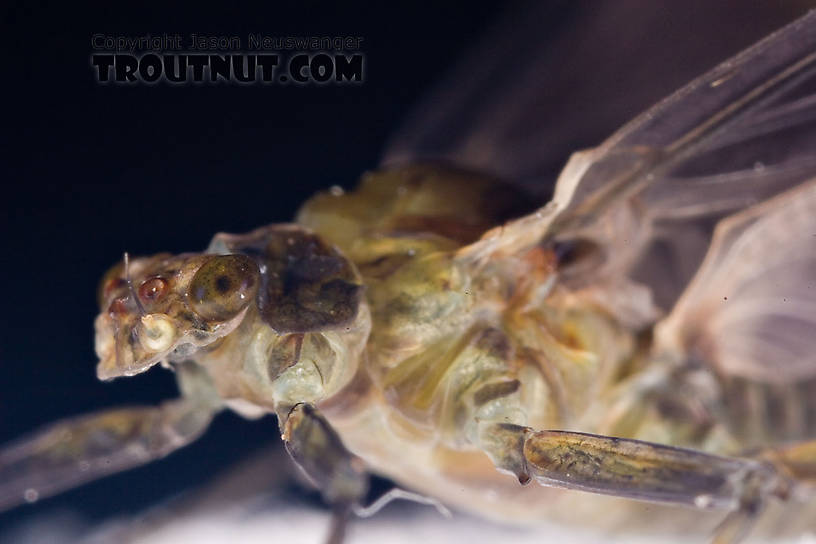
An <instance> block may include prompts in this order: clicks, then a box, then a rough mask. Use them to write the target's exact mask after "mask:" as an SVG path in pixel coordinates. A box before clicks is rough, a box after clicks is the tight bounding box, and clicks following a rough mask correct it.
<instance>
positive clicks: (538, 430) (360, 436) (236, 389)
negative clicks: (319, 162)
mask: <svg viewBox="0 0 816 544" xmlns="http://www.w3.org/2000/svg"><path fill="white" fill-rule="evenodd" d="M814 74H816V13H811V14H809V15H806V16H804V17H802V18H801V19H799V20H797V21H795V22H793V23H791V24H789V25H788V26H786V27H785V28H783V29H781V30H779V31H777V32H776V33H774V34H772V35H771V36H769V37H768V38H766V39H764V40H762V41H760V42H759V43H757V44H756V45H754V46H752V47H751V48H749V49H748V50H746V51H744V52H743V53H741V54H739V55H737V56H736V57H733V58H732V59H730V60H728V61H726V62H724V63H723V64H721V65H719V66H718V67H716V68H715V69H713V70H712V71H710V72H708V73H706V74H705V75H703V76H701V77H699V78H698V79H696V80H694V81H693V82H692V83H690V84H688V85H687V86H685V87H683V88H681V89H680V90H679V91H677V92H676V93H674V94H672V95H671V96H669V97H668V98H666V99H665V100H663V101H661V102H659V103H658V104H657V105H656V106H654V107H653V108H651V109H649V110H648V111H647V112H645V113H643V114H642V115H640V116H638V117H636V118H635V119H634V120H632V121H631V122H629V123H628V124H626V125H625V126H624V127H623V128H621V129H620V130H618V131H617V132H615V133H614V134H613V135H612V136H610V137H609V138H608V139H606V140H605V141H604V142H603V143H602V144H601V145H599V146H597V147H595V148H592V149H589V150H586V151H580V152H577V153H575V154H573V155H572V157H571V159H570V160H569V162H568V163H567V164H566V166H565V167H564V169H563V170H562V171H561V174H560V175H559V176H558V180H557V183H556V184H555V186H554V190H553V195H552V198H551V200H550V201H549V203H547V204H546V205H544V206H541V207H536V206H530V205H529V203H530V199H529V197H528V196H525V194H524V193H523V187H524V186H525V183H524V182H526V183H527V185H529V184H530V180H535V179H536V176H537V175H538V174H540V167H541V157H540V156H539V154H538V153H537V152H536V149H537V148H538V146H539V145H540V142H539V141H537V140H535V139H534V138H533V139H529V138H527V137H526V135H528V134H529V133H522V134H523V136H525V137H521V138H519V137H518V136H519V132H518V130H519V127H522V128H523V125H524V121H525V119H526V111H527V110H526V109H525V108H527V107H528V106H530V104H531V102H530V101H531V100H533V98H534V93H532V91H531V89H529V88H526V87H524V86H523V85H521V84H519V85H520V86H519V87H517V88H516V89H515V91H516V94H515V95H514V96H515V98H516V99H517V100H515V101H514V102H512V103H511V102H509V101H503V102H501V105H502V108H501V109H496V110H489V109H488V110H487V111H485V112H483V113H484V119H485V122H484V123H483V124H480V122H478V121H472V122H470V123H469V126H468V129H467V130H466V131H465V132H466V134H467V137H464V138H462V140H459V141H454V142H453V143H452V144H451V142H447V144H451V145H448V147H449V149H448V150H447V151H444V152H440V149H441V148H442V147H444V146H442V145H441V144H440V143H439V142H438V141H435V138H437V136H438V135H440V134H448V133H445V132H444V131H441V130H440V128H439V126H437V125H435V121H434V119H433V116H432V115H431V116H429V117H430V118H426V119H422V118H420V119H419V120H418V122H417V124H416V125H415V126H413V127H412V126H410V125H409V126H408V127H407V128H406V130H405V132H404V134H402V136H401V137H400V138H398V139H397V140H396V141H395V144H394V145H393V146H392V147H391V149H390V151H389V153H388V154H387V155H386V157H385V160H384V162H383V167H382V168H381V169H379V170H376V171H373V172H370V173H367V174H365V175H364V176H363V177H362V179H361V180H360V183H359V185H358V187H357V188H356V189H355V190H353V191H348V192H344V191H340V190H330V191H326V192H323V193H320V194H317V195H315V196H314V197H312V198H311V199H309V200H308V201H307V202H306V203H305V204H304V205H303V206H302V208H301V209H300V211H299V212H298V214H297V217H296V219H295V221H294V222H293V223H285V224H272V225H268V226H264V227H260V228H258V229H256V230H253V231H251V232H248V233H244V234H224V233H222V234H217V235H216V236H215V237H214V238H213V239H212V242H211V243H210V245H209V247H207V248H206V250H205V251H203V252H195V253H182V254H176V255H172V254H167V253H160V254H156V255H152V256H142V257H137V256H133V257H131V256H128V255H127V254H125V256H124V258H123V259H122V261H121V262H120V263H118V264H116V265H114V266H113V267H112V268H111V269H110V270H109V271H108V272H107V273H106V274H105V275H104V277H103V278H102V280H101V282H100V286H99V292H98V299H99V308H100V313H99V315H98V317H97V318H96V321H95V331H96V336H95V349H96V354H97V356H98V364H97V367H96V372H97V375H98V377H99V378H100V379H102V380H111V379H114V378H118V377H123V376H133V375H136V374H140V373H142V372H145V371H147V370H148V369H150V368H152V367H154V366H157V365H159V366H163V367H165V368H168V369H170V370H172V371H173V372H175V375H176V377H177V381H178V385H179V389H180V391H181V394H180V396H179V398H177V399H175V400H170V401H167V402H165V403H163V404H161V405H158V406H144V407H137V408H122V409H112V410H105V411H101V412H97V413H91V414H89V415H85V416H80V417H76V418H72V419H67V420H63V421H59V422H57V423H55V424H53V425H51V426H49V427H47V428H44V429H42V430H40V431H35V432H34V433H33V434H31V435H28V436H25V437H23V438H21V439H20V440H18V441H17V442H14V443H12V444H9V445H7V446H6V447H4V448H3V449H0V508H11V507H15V506H17V505H19V504H21V503H24V502H32V501H34V500H37V499H39V498H42V497H46V496H49V495H53V494H56V493H59V492H61V491H63V490H66V489H69V488H71V487H74V486H77V485H80V484H82V483H85V482H87V481H90V480H92V479H95V478H99V477H101V476H104V475H107V474H111V473H115V472H119V471H122V470H126V469H128V468H131V467H135V466H138V465H141V464H144V463H146V462H149V461H151V460H154V459H158V458H161V457H164V456H165V455H168V454H169V453H171V452H173V451H175V450H177V449H179V448H181V447H184V446H186V445H187V444H190V443H192V442H193V441H195V440H196V439H197V438H198V437H199V436H200V435H201V434H202V433H204V432H205V431H206V429H207V427H208V426H209V425H210V422H211V421H212V419H213V417H214V416H215V415H216V414H218V413H219V412H220V411H223V410H232V411H235V412H237V413H238V414H241V415H243V416H246V417H248V418H255V417H260V416H263V415H267V414H272V415H275V416H276V417H277V421H278V424H279V426H280V431H281V434H282V437H283V441H284V444H285V446H286V450H287V452H288V454H289V455H290V456H291V458H292V459H293V460H294V462H295V463H296V464H297V466H299V467H300V469H301V470H302V471H303V473H304V474H305V475H306V476H307V478H308V479H309V480H310V481H311V482H313V483H314V484H315V485H316V486H317V488H318V489H319V490H320V492H321V493H322V495H323V498H324V499H325V500H326V502H328V503H329V504H331V505H332V507H333V519H334V523H333V524H332V530H331V532H330V539H331V540H332V541H335V542H337V541H340V540H341V539H342V537H343V530H344V525H345V522H346V521H347V520H348V519H350V518H351V517H353V516H354V515H355V514H359V515H368V514H370V513H372V512H373V511H374V510H376V509H377V507H378V506H379V504H380V503H379V502H378V503H375V504H373V505H372V504H368V503H367V502H366V497H367V492H368V489H369V476H368V475H369V474H370V473H375V474H381V475H385V476H387V477H389V478H391V479H393V480H394V481H395V482H397V484H398V485H400V486H403V487H404V488H405V490H402V489H398V490H396V491H394V492H392V493H391V494H389V495H386V497H385V499H384V500H387V499H389V498H408V499H412V500H416V501H421V502H422V501H424V502H428V503H431V504H434V505H436V506H437V507H438V508H439V509H440V510H442V511H445V507H444V506H443V505H447V506H450V507H453V508H456V509H463V510H467V511H470V512H475V513H478V514H481V515H484V516H486V517H490V518H495V519H504V520H527V521H529V520H536V519H541V518H544V517H553V518H559V517H560V518H562V519H565V520H568V521H572V522H576V521H580V520H582V519H583V520H586V519H587V518H586V515H587V514H586V512H592V511H594V512H598V513H601V512H603V513H604V514H605V515H606V514H609V515H608V517H610V518H615V522H616V523H617V522H619V520H620V519H622V518H623V517H625V516H626V515H629V514H631V513H635V512H636V511H637V510H638V508H640V507H642V505H643V504H647V505H649V506H650V508H652V510H651V512H652V513H653V515H654V516H656V517H659V516H661V515H663V516H673V515H677V516H680V515H685V516H688V519H694V518H695V516H699V517H700V519H702V518H703V517H705V519H712V518H714V517H716V518H717V520H718V523H717V526H716V528H715V529H714V538H715V539H716V540H717V541H718V542H737V541H740V540H742V539H744V538H746V537H747V536H748V535H749V534H750V532H751V531H752V530H753V529H754V527H755V525H756V524H757V523H758V522H761V521H762V519H763V516H764V515H765V514H766V513H767V512H768V511H769V510H773V509H779V508H780V507H781V508H782V509H788V508H790V509H796V508H802V507H806V506H808V505H812V504H813V501H814V487H813V486H814V485H815V484H816V358H814V352H816V350H814V349H813V348H814V344H813V338H814V333H816V283H814V282H815V281H816V279H814V278H816V238H814V232H816V138H814V134H816V132H815V131H814V122H815V121H816V100H814V95H813V88H814ZM520 81H521V82H522V83H523V79H520ZM511 87H512V86H511ZM510 90H511V91H512V90H513V89H510ZM532 90H539V89H532ZM442 104H443V105H444V104H445V103H444V100H443V101H442ZM447 106H450V107H449V108H448V109H447V110H446V112H445V115H443V116H442V122H443V123H447V122H449V121H450V120H451V119H453V121H457V118H456V112H455V111H454V110H455V108H454V107H453V106H452V105H451V104H447ZM445 116H449V117H450V119H448V118H445ZM458 120H460V121H461V119H458ZM438 121H439V117H437V118H436V122H438ZM429 149H430V151H429ZM440 156H443V157H444V158H446V159H447V160H448V162H446V163H441V162H435V161H432V160H429V159H433V158H439V157H440ZM480 168H481V170H482V171H484V172H488V173H487V174H486V173H484V172H482V173H479V172H478V170H479V169H480ZM495 174H498V175H499V176H500V177H504V178H508V179H515V180H517V181H519V182H520V183H517V184H516V185H515V186H514V187H515V188H512V189H511V188H510V186H509V185H506V184H504V183H503V182H501V181H500V180H499V179H497V177H495V176H494V175H495ZM652 505H653V506H652ZM610 512H614V514H610ZM678 512H682V514H677V513H678ZM641 514H642V511H641ZM599 516H600V515H599ZM584 523H586V521H584ZM598 523H599V524H601V523H604V522H602V521H599V522H598ZM811 529H812V527H811Z"/></svg>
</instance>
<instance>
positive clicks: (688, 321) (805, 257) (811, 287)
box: [657, 179, 816, 383]
mask: <svg viewBox="0 0 816 544" xmlns="http://www.w3.org/2000/svg"><path fill="white" fill-rule="evenodd" d="M814 331H816V179H813V180H811V181H809V182H807V183H805V184H803V185H801V186H799V187H797V188H796V189H793V190H791V191H788V192H786V193H784V194H782V195H779V196H777V197H776V198H774V199H771V200H769V201H767V202H764V203H762V204H760V205H757V206H754V207H751V208H748V209H747V210H744V211H742V212H740V213H738V214H735V215H733V216H731V217H728V218H726V219H724V220H723V221H721V222H720V223H719V225H718V226H717V228H716V230H715V234H714V240H713V242H712V244H711V248H710V249H709V251H708V253H707V255H706V257H705V260H704V261H703V265H702V266H701V267H700V270H699V271H698V272H697V274H696V275H695V277H694V280H693V281H692V282H691V284H690V285H689V287H688V289H687V290H686V291H685V292H684V293H683V295H682V296H681V297H680V300H679V301H678V303H677V305H676V306H675V308H674V310H673V311H672V313H671V314H670V315H669V316H668V317H667V318H666V319H665V320H664V321H663V323H661V325H660V326H659V328H658V341H657V346H658V350H659V351H662V352H664V353H679V354H685V356H686V357H689V356H691V357H698V358H702V359H703V360H706V361H710V362H713V363H714V364H715V365H716V366H717V368H718V369H719V370H720V371H722V372H723V373H724V374H728V375H736V376H741V377H745V378H750V379H755V380H759V381H763V382H771V383H790V382H793V381H798V380H803V379H807V378H813V377H816V350H814V349H813V346H814V339H813V335H814Z"/></svg>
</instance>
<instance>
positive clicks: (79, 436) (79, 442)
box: [0, 400, 212, 510]
mask: <svg viewBox="0 0 816 544" xmlns="http://www.w3.org/2000/svg"><path fill="white" fill-rule="evenodd" d="M211 419H212V412H211V411H210V410H207V409H206V408H204V407H202V406H201V405H198V404H194V403H191V402H189V401H187V400H178V401H172V402H167V403H165V404H162V405H161V406H158V407H131V408H119V409H112V410H105V411H102V412H97V413H93V414H89V415H85V416H80V417H76V418H72V419H66V420H63V421H60V422H57V423H56V424H53V425H51V426H49V427H46V428H44V429H41V430H40V431H35V432H34V433H32V434H30V435H28V436H25V437H23V438H21V439H19V440H18V441H16V442H13V443H11V444H8V445H6V446H5V447H3V448H2V449H0V510H4V509H7V508H12V507H14V506H17V505H18V504H21V503H23V502H34V501H36V500H37V499H40V498H43V497H47V496H50V495H54V494H57V493H60V492H61V491H65V490H67V489H70V488H72V487H76V486H78V485H81V484H83V483H86V482H88V481H91V480H95V479H97V478H101V477H102V476H106V475H108V474H113V473H115V472H121V471H123V470H127V469H129V468H133V467H136V466H139V465H143V464H145V463H148V462H150V461H152V460H154V459H159V458H161V457H164V456H165V455H167V454H169V453H171V452H173V451H175V450H177V449H178V448H181V447H182V446H185V445H187V444H189V443H190V442H192V441H193V440H195V439H196V438H197V437H198V436H199V435H201V433H202V432H203V431H204V429H205V428H206V427H207V425H208V424H209V422H210V420H211Z"/></svg>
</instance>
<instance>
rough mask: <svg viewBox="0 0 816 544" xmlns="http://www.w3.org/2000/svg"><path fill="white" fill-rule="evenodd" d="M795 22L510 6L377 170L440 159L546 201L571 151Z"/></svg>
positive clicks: (639, 1)
mask: <svg viewBox="0 0 816 544" xmlns="http://www.w3.org/2000/svg"><path fill="white" fill-rule="evenodd" d="M797 9H798V11H796V10H797ZM803 11H804V6H798V7H797V6H795V5H794V4H785V5H783V6H781V5H779V4H770V3H752V4H750V5H748V4H746V3H745V2H739V1H725V2H707V1H705V0H692V1H690V2H684V3H682V4H680V3H678V4H672V3H669V4H667V3H659V2H651V1H649V0H622V1H619V2H613V3H601V4H595V3H593V4H581V3H574V2H525V3H520V4H517V5H516V6H515V9H513V10H508V12H507V13H506V14H505V15H504V16H503V17H502V18H499V20H497V21H496V23H495V24H494V25H493V27H492V29H491V31H490V32H487V33H486V34H485V35H484V36H482V37H481V39H479V40H477V41H475V42H474V44H475V47H473V48H472V50H471V51H470V54H469V55H468V56H467V57H466V58H464V59H463V60H462V62H460V63H459V64H458V65H456V67H455V69H454V70H452V71H451V72H450V74H449V76H448V77H447V78H445V79H443V80H442V82H441V83H440V85H439V86H438V87H436V88H435V89H433V90H432V91H431V92H430V93H429V94H428V95H427V96H426V98H425V100H423V101H422V103H421V104H420V105H418V106H417V107H416V108H415V109H414V111H413V112H412V114H411V116H410V117H408V119H407V123H405V125H404V126H403V127H402V128H401V130H399V131H398V132H397V133H396V134H395V137H394V138H393V140H392V141H391V142H390V144H389V146H388V148H387V152H386V154H385V157H384V162H385V163H399V162H410V161H416V160H421V159H427V158H431V159H439V158H442V159H445V160H448V161H452V162H455V163H456V164H458V165H460V166H464V167H470V168H473V169H475V170H479V171H484V172H488V173H492V174H494V175H498V176H499V177H503V178H505V179H509V180H512V181H513V182H514V183H524V184H525V185H526V187H527V188H528V189H531V190H533V191H535V192H536V193H537V194H540V195H542V197H543V198H548V197H549V196H551V194H552V188H553V182H554V180H555V177H556V175H557V173H558V171H559V170H560V169H561V168H562V166H563V164H564V162H565V161H566V159H567V157H568V156H569V154H570V153H572V152H573V151H574V150H576V149H582V148H585V147H588V146H594V145H596V144H597V143H598V142H600V141H601V140H602V139H603V138H605V137H606V136H608V135H609V134H611V133H612V131H614V130H615V129H617V128H618V127H620V126H621V125H622V124H623V123H624V122H626V121H628V120H629V119H631V118H632V117H634V116H635V115H636V114H638V113H640V112H641V111H643V109H645V108H646V107H648V106H650V105H651V104H654V103H655V102H656V101H657V100H659V99H660V98H662V97H664V96H666V95H667V94H668V93H670V92H672V91H674V90H675V89H677V88H678V87H680V86H681V85H684V84H686V83H687V82H688V81H690V80H691V79H692V78H693V77H695V76H697V75H699V74H700V73H702V72H704V71H705V70H707V69H709V68H710V67H711V66H713V65H714V63H715V62H718V61H720V60H722V59H723V58H727V57H728V56H730V55H732V54H734V52H736V51H738V50H740V49H742V48H744V47H746V46H748V45H749V44H750V43H751V42H753V41H755V40H757V39H759V38H761V37H763V36H764V35H766V34H767V33H769V32H770V31H772V30H774V29H776V28H778V27H780V26H782V25H783V24H785V22H787V21H790V20H791V19H793V18H794V17H795V16H796V14H797V13H802V12H803ZM690 28H693V29H694V34H693V36H694V39H689V29H690Z"/></svg>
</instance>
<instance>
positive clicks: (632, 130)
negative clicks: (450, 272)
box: [463, 13, 816, 308]
mask: <svg viewBox="0 0 816 544" xmlns="http://www.w3.org/2000/svg"><path fill="white" fill-rule="evenodd" d="M815 73H816V13H811V14H809V15H806V16H804V17H802V18H801V19H799V20H797V21H795V22H794V23H792V24H790V25H789V26H787V27H785V28H783V29H782V30H780V31H778V32H776V33H774V34H772V35H771V36H769V37H768V38H766V39H765V40H763V41H761V42H759V43H758V44H756V45H754V46H753V47H751V48H750V49H748V50H746V51H744V52H743V53H741V54H739V55H737V56H736V57H734V58H733V59H731V60H729V61H726V62H725V63H723V64H721V65H720V66H718V67H717V68H715V69H714V70H712V71H711V72H709V73H708V74H705V75H703V76H702V77H700V78H698V79H697V80H695V81H693V82H692V83H691V84H689V85H687V86H686V87H684V88H682V89H681V90H679V91H677V92H676V93H674V94H673V95H671V96H670V97H668V98H666V99H665V100H663V101H662V102H660V103H658V104H657V105H656V106H654V107H653V108H652V109H650V110H648V111H647V112H646V113H644V114H642V115H640V116H638V117H637V118H635V119H634V120H633V121H632V122H630V123H629V124H627V125H626V126H624V127H623V128H622V129H621V130H619V131H618V132H617V133H615V134H614V135H613V136H612V137H610V138H609V139H607V140H606V141H605V142H604V143H603V144H601V145H600V146H599V147H597V148H595V149H592V150H589V151H585V152H581V153H576V154H575V155H573V157H572V158H571V159H570V161H569V163H568V164H567V166H566V168H565V169H564V171H562V173H561V175H560V176H559V179H558V183H557V185H556V190H555V196H554V198H553V202H551V203H550V204H549V205H548V206H547V207H545V208H542V209H541V210H539V211H538V212H536V214H535V215H533V216H530V217H527V218H523V219H521V220H519V221H517V222H515V223H511V224H509V225H505V226H504V227H502V228H501V229H499V230H496V231H493V232H490V233H488V234H487V235H486V236H485V238H484V239H483V240H482V241H480V242H478V243H477V244H474V245H473V246H472V247H470V248H468V249H467V250H466V251H464V252H463V253H464V254H465V255H466V256H467V257H469V258H475V259H477V260H482V259H485V258H489V257H490V255H492V254H493V253H495V252H497V251H498V252H513V251H518V250H520V249H522V248H523V247H525V246H529V245H531V244H534V243H537V242H538V241H540V240H541V239H543V238H547V239H550V240H553V241H556V242H558V241H561V242H565V243H575V241H576V240H581V241H582V245H583V247H591V248H593V252H594V253H597V254H599V255H596V258H595V259H594V260H593V266H585V267H578V268H577V269H576V270H574V271H570V270H567V269H565V270H563V274H562V276H563V277H562V281H563V282H565V283H569V284H570V285H571V286H573V287H574V288H581V287H584V286H591V285H607V286H608V290H610V291H614V290H619V289H620V285H621V284H623V283H625V279H626V278H630V277H631V278H635V279H637V280H640V281H642V282H644V283H646V284H647V285H649V286H650V287H651V288H652V290H654V291H655V292H656V293H657V297H658V300H659V301H660V302H662V305H663V307H664V308H668V307H670V304H671V302H672V301H673V300H674V298H676V296H677V295H678V294H679V292H680V290H681V288H682V286H683V285H685V283H686V281H687V280H688V279H689V277H690V275H691V273H692V272H693V270H694V269H695V268H696V265H697V264H698V263H699V261H700V259H701V258H702V256H703V254H704V252H705V248H706V247H707V245H708V236H709V232H710V229H711V225H713V224H714V222H715V221H716V219H718V218H719V217H722V216H723V215H725V214H727V213H730V212H733V211H736V210H739V209H742V208H745V207H746V206H749V205H751V204H753V203H756V202H760V201H762V200H765V199H767V198H770V197H772V196H773V195H775V194H778V193H779V192H781V191H783V190H785V189H788V188H790V187H793V186H796V185H797V184H799V183H801V182H802V181H803V180H805V179H808V178H809V177H812V176H813V175H814V173H816V137H814V135H815V134H816V94H814V91H815V90H816V78H814V74H815ZM584 253H586V252H584Z"/></svg>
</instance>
